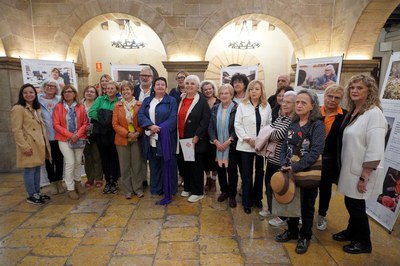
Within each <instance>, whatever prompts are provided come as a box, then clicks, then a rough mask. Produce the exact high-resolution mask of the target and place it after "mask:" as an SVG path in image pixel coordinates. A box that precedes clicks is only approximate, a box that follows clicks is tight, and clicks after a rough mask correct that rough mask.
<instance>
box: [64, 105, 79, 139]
mask: <svg viewBox="0 0 400 266" xmlns="http://www.w3.org/2000/svg"><path fill="white" fill-rule="evenodd" d="M76 104H77V103H76V102H73V103H72V104H71V106H69V105H68V104H67V103H66V102H64V108H65V110H67V112H68V114H67V117H66V118H65V119H66V122H67V129H68V131H69V132H71V133H75V132H76V124H77V121H76V110H75V107H76Z"/></svg>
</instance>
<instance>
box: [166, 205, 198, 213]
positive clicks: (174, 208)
mask: <svg viewBox="0 0 400 266" xmlns="http://www.w3.org/2000/svg"><path fill="white" fill-rule="evenodd" d="M199 213H200V209H199V206H198V205H195V204H192V205H169V206H168V208H167V214H168V215H177V214H180V215H199Z"/></svg>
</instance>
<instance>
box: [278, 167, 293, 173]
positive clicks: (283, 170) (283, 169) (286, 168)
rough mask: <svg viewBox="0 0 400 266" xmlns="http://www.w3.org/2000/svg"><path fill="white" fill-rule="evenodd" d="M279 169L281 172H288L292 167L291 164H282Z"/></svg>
mask: <svg viewBox="0 0 400 266" xmlns="http://www.w3.org/2000/svg"><path fill="white" fill-rule="evenodd" d="M280 171H281V172H289V171H292V167H291V166H282V167H281V169H280Z"/></svg>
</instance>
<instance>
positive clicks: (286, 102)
mask: <svg viewBox="0 0 400 266" xmlns="http://www.w3.org/2000/svg"><path fill="white" fill-rule="evenodd" d="M282 104H294V102H291V101H282Z"/></svg>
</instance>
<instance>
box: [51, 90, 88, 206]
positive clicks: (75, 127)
mask: <svg viewBox="0 0 400 266" xmlns="http://www.w3.org/2000/svg"><path fill="white" fill-rule="evenodd" d="M88 124H89V122H88V117H87V114H86V111H85V107H84V106H83V105H82V104H80V102H79V99H78V92H77V90H76V89H75V88H74V87H73V86H72V85H65V87H64V88H63V89H62V91H61V102H59V103H58V104H57V105H56V107H55V108H54V112H53V127H54V130H55V131H56V134H55V139H56V140H58V146H59V147H60V150H61V153H62V154H63V155H64V161H65V177H64V179H65V184H66V185H67V190H68V197H69V198H71V199H79V194H83V193H85V191H84V189H83V187H82V185H81V163H82V155H83V149H84V148H85V143H86V130H87V127H88Z"/></svg>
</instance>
